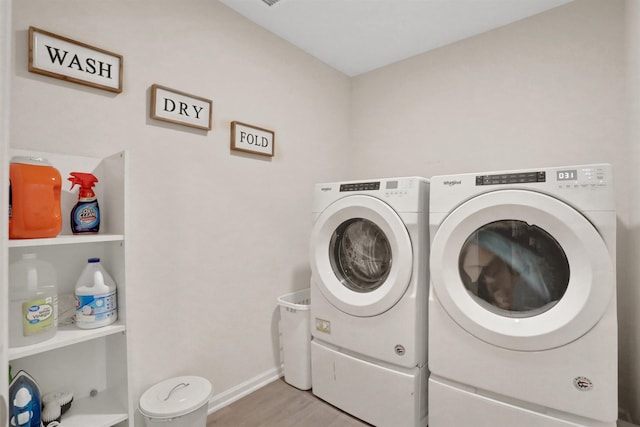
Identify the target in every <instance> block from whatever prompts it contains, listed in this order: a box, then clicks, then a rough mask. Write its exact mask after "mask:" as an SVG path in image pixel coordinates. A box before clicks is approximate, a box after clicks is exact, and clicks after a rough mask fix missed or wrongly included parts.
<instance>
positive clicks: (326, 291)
mask: <svg viewBox="0 0 640 427" xmlns="http://www.w3.org/2000/svg"><path fill="white" fill-rule="evenodd" d="M310 252H311V271H312V273H313V276H314V277H315V282H316V284H317V286H318V287H319V288H320V291H321V292H322V294H323V295H324V297H325V298H326V299H327V300H328V301H329V302H330V303H331V304H332V305H333V306H335V307H336V308H338V309H340V310H341V311H343V312H345V313H347V314H350V315H353V316H361V317H368V316H375V315H378V314H381V313H384V312H385V311H387V310H388V309H390V308H391V307H393V306H394V305H395V304H396V303H397V302H398V301H399V300H400V298H402V295H403V294H404V293H405V291H406V290H407V288H408V286H409V281H410V279H411V274H412V266H413V261H412V260H413V251H412V248H411V239H410V238H409V233H408V231H407V229H406V227H405V225H404V223H403V221H402V219H401V218H400V217H399V216H398V214H397V213H396V212H395V211H394V210H393V209H392V208H391V207H390V206H389V205H387V204H386V203H384V202H383V201H381V200H380V199H376V198H375V197H370V196H364V195H355V196H348V197H345V198H343V199H339V200H337V201H336V202H334V203H332V204H331V205H329V206H328V207H327V208H326V209H325V210H324V211H323V212H322V213H321V214H320V216H319V217H318V219H317V220H316V222H315V225H314V227H313V231H312V233H311V251H310Z"/></svg>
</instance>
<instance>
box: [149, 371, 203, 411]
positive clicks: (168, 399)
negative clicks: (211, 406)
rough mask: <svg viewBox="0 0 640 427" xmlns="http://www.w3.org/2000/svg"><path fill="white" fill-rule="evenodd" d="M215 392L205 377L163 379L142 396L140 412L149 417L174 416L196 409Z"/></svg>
mask: <svg viewBox="0 0 640 427" xmlns="http://www.w3.org/2000/svg"><path fill="white" fill-rule="evenodd" d="M212 394H213V387H212V386H211V383H210V382H209V381H207V380H206V379H205V378H202V377H196V376H184V377H175V378H169V379H168V380H165V381H162V382H160V383H158V384H156V385H154V386H152V387H151V388H149V389H148V390H147V391H145V392H144V393H143V395H142V397H140V405H139V408H140V412H141V413H142V415H145V416H147V417H149V418H174V417H179V416H182V415H186V414H188V413H190V412H193V411H195V410H196V409H198V408H200V407H201V406H202V405H204V404H205V403H207V401H208V400H209V399H210V398H211V395H212Z"/></svg>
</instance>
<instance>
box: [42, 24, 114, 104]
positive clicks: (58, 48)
mask: <svg viewBox="0 0 640 427" xmlns="http://www.w3.org/2000/svg"><path fill="white" fill-rule="evenodd" d="M29 71H30V72H32V73H36V74H42V75H45V76H49V77H54V78H56V79H60V80H66V81H69V82H73V83H79V84H82V85H85V86H91V87H95V88H98V89H104V90H108V91H110V92H115V93H120V92H122V55H118V54H116V53H113V52H109V51H107V50H104V49H100V48H97V47H93V46H90V45H88V44H86V43H81V42H78V41H75V40H71V39H69V38H67V37H63V36H59V35H57V34H53V33H50V32H49V31H45V30H41V29H39V28H35V27H29Z"/></svg>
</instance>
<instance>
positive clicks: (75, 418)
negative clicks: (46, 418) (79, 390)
mask: <svg viewBox="0 0 640 427" xmlns="http://www.w3.org/2000/svg"><path fill="white" fill-rule="evenodd" d="M121 400H122V399H121V398H118V396H117V393H116V391H115V390H105V391H101V392H99V393H98V394H97V396H95V397H85V398H83V399H74V400H73V402H72V403H71V408H70V409H69V411H68V412H66V413H65V414H64V415H63V416H62V419H61V420H60V421H61V425H63V426H64V427H87V426H91V427H111V426H113V425H115V424H118V423H119V422H122V421H125V420H126V419H128V418H129V415H128V414H127V412H126V410H125V409H124V408H123V407H122V403H121V402H120V401H121Z"/></svg>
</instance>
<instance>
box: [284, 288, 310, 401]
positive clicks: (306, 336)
mask: <svg viewBox="0 0 640 427" xmlns="http://www.w3.org/2000/svg"><path fill="white" fill-rule="evenodd" d="M278 304H279V305H280V330H281V333H282V356H283V359H284V380H285V381H286V382H287V383H288V384H291V385H292V386H294V387H296V388H299V389H300V390H309V389H310V388H311V328H310V313H309V309H310V308H311V297H310V292H309V289H304V290H302V291H298V292H293V293H290V294H286V295H282V296H281V297H279V298H278Z"/></svg>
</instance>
